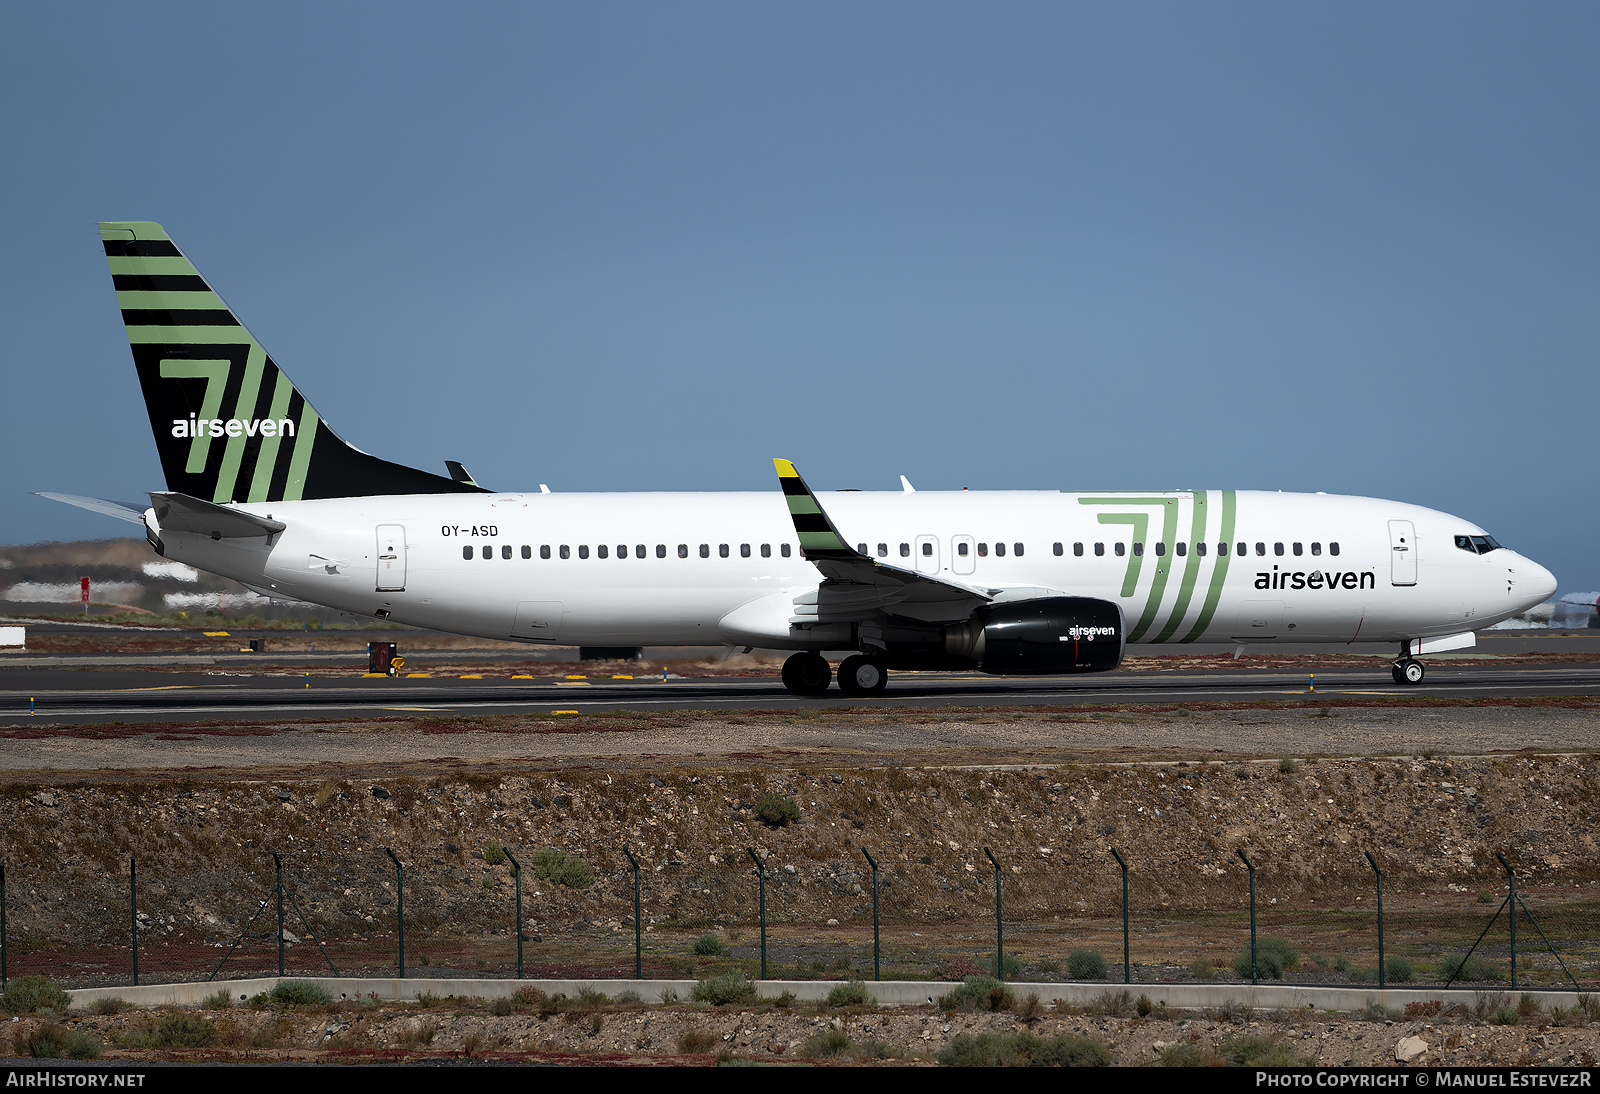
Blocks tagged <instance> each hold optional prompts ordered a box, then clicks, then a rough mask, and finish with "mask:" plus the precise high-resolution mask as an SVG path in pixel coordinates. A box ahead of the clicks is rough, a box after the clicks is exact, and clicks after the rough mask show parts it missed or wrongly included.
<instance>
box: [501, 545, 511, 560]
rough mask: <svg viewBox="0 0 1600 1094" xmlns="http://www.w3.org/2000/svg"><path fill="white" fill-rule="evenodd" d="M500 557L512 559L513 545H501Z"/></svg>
mask: <svg viewBox="0 0 1600 1094" xmlns="http://www.w3.org/2000/svg"><path fill="white" fill-rule="evenodd" d="M500 557H501V558H510V557H511V544H509V543H503V544H501V545H500Z"/></svg>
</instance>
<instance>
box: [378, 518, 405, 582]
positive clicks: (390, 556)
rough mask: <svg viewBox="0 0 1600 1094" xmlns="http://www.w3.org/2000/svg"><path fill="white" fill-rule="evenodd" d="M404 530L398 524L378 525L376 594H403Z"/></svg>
mask: <svg viewBox="0 0 1600 1094" xmlns="http://www.w3.org/2000/svg"><path fill="white" fill-rule="evenodd" d="M405 587H406V530H405V527H404V526H403V525H399V524H380V525H378V592H380V593H387V592H404V591H405Z"/></svg>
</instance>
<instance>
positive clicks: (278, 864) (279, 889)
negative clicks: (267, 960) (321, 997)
mask: <svg viewBox="0 0 1600 1094" xmlns="http://www.w3.org/2000/svg"><path fill="white" fill-rule="evenodd" d="M271 854H272V865H273V867H274V868H275V869H276V871H277V878H278V883H277V884H276V885H274V886H273V887H272V891H273V892H274V893H276V894H277V895H278V975H279V976H280V977H281V976H282V975H283V860H282V859H281V858H279V857H278V852H276V851H273V852H271Z"/></svg>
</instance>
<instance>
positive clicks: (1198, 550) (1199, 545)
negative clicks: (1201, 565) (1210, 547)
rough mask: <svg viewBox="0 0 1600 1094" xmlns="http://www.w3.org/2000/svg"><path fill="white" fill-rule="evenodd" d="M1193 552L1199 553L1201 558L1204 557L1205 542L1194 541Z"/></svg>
mask: <svg viewBox="0 0 1600 1094" xmlns="http://www.w3.org/2000/svg"><path fill="white" fill-rule="evenodd" d="M1194 553H1195V554H1197V555H1199V556H1200V557H1201V558H1205V557H1206V545H1205V543H1204V542H1200V543H1196V544H1195V545H1194Z"/></svg>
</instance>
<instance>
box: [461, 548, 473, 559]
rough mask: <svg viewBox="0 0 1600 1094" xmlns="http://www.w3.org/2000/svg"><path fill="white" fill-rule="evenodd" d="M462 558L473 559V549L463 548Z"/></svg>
mask: <svg viewBox="0 0 1600 1094" xmlns="http://www.w3.org/2000/svg"><path fill="white" fill-rule="evenodd" d="M461 557H462V558H471V557H472V548H471V547H463V548H461Z"/></svg>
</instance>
